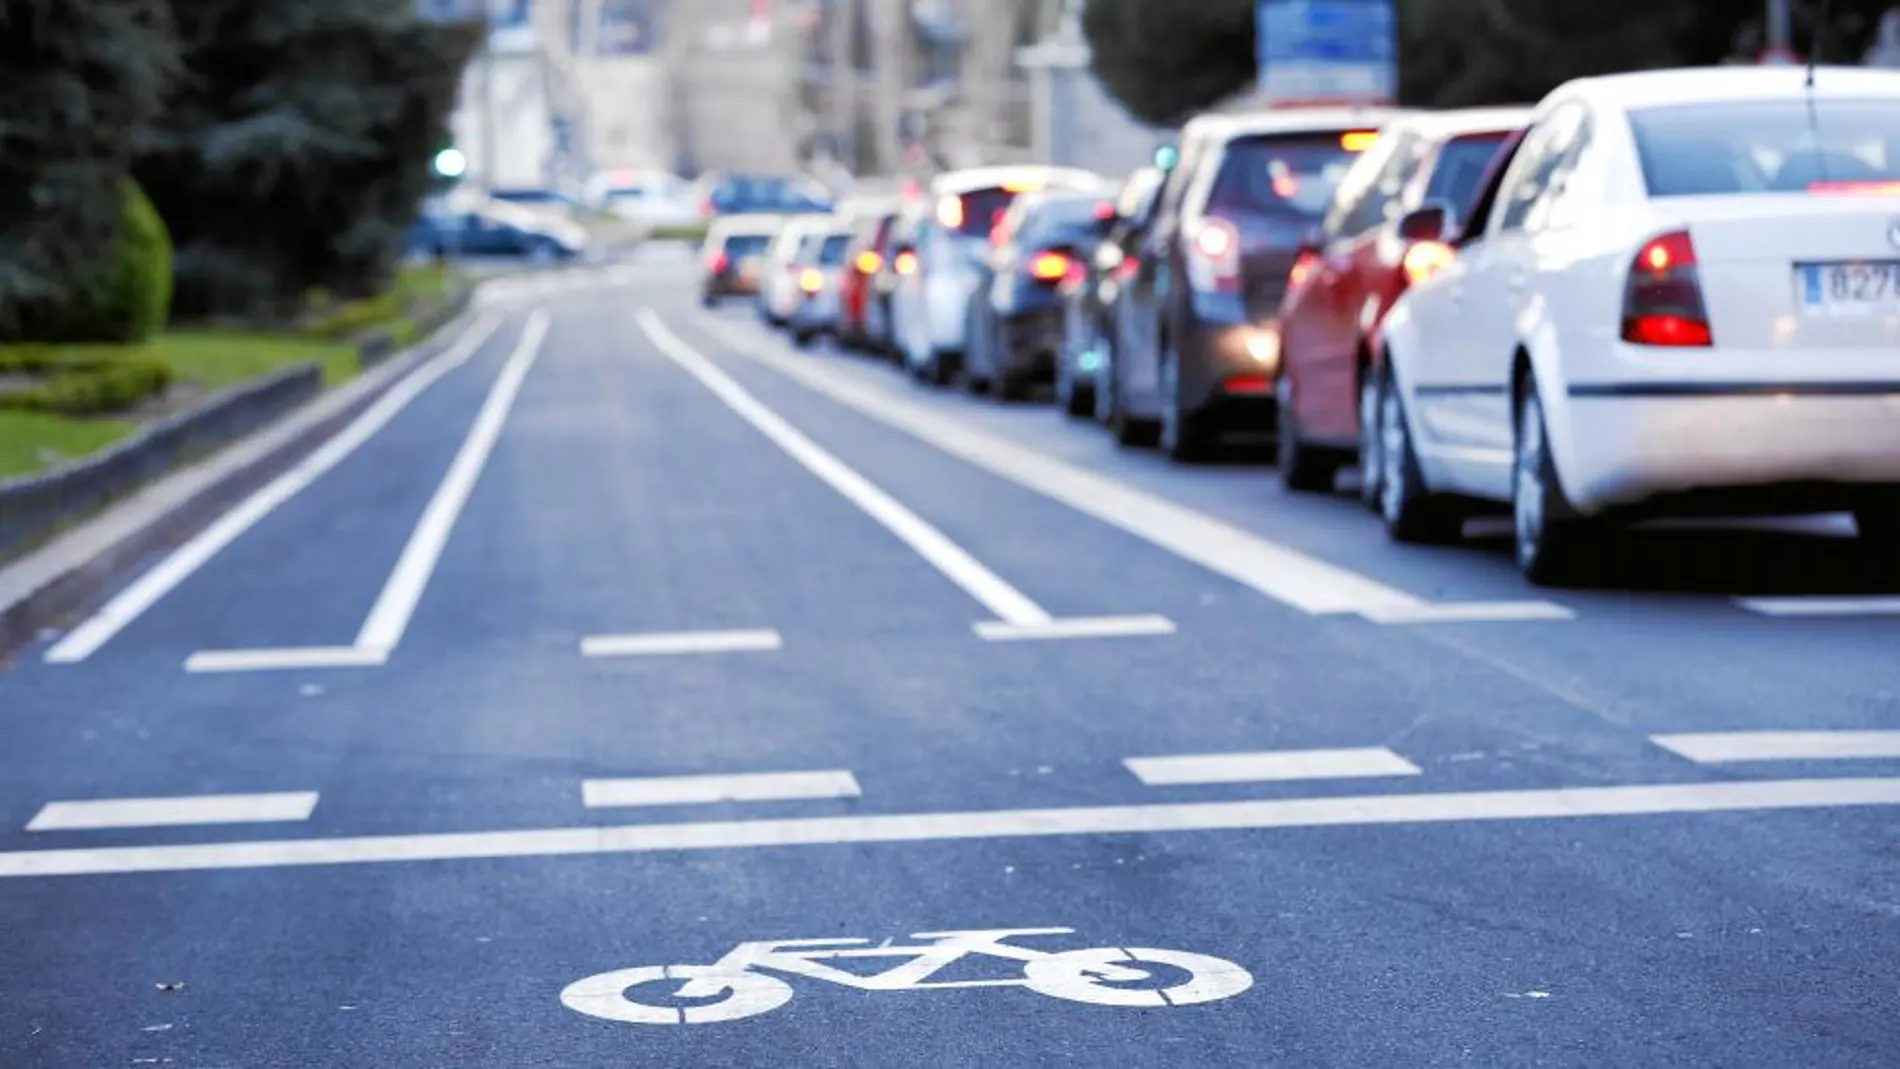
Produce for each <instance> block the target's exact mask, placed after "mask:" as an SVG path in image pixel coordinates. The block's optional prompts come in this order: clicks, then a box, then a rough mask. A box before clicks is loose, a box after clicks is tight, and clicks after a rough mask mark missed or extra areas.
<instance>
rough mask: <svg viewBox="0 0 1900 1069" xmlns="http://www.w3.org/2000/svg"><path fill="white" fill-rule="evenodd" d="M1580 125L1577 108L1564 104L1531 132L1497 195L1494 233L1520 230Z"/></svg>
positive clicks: (1566, 152) (1580, 117)
mask: <svg viewBox="0 0 1900 1069" xmlns="http://www.w3.org/2000/svg"><path fill="white" fill-rule="evenodd" d="M1582 122H1583V113H1582V110H1581V106H1580V105H1575V104H1565V105H1562V106H1560V107H1558V108H1557V110H1556V111H1553V112H1552V113H1551V114H1549V115H1547V116H1545V117H1544V120H1543V121H1542V122H1540V123H1538V124H1537V125H1536V126H1535V127H1533V128H1532V129H1531V132H1530V134H1529V135H1528V136H1527V137H1526V138H1525V140H1524V147H1523V149H1522V150H1520V151H1519V152H1518V156H1517V160H1516V161H1515V162H1514V163H1512V165H1511V173H1510V175H1509V176H1508V177H1507V178H1506V179H1505V185H1504V189H1503V190H1502V191H1501V192H1500V193H1499V195H1498V205H1497V211H1498V220H1497V229H1498V230H1499V231H1500V232H1503V231H1510V230H1522V229H1523V228H1524V223H1525V220H1527V219H1528V218H1530V213H1531V208H1532V207H1534V206H1535V205H1536V204H1537V201H1538V198H1539V197H1541V196H1542V195H1543V193H1544V189H1545V187H1546V185H1547V184H1548V183H1549V182H1550V179H1551V176H1552V175H1553V174H1555V173H1556V171H1557V168H1558V167H1560V166H1562V164H1563V161H1564V158H1565V156H1566V155H1567V154H1568V152H1569V149H1570V147H1571V140H1572V138H1573V137H1574V136H1575V135H1576V134H1577V133H1578V132H1579V131H1580V130H1581V128H1582Z"/></svg>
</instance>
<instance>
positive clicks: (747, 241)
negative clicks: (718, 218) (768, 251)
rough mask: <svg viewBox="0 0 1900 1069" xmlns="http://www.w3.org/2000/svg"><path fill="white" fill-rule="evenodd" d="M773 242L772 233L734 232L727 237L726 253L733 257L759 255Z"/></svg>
mask: <svg viewBox="0 0 1900 1069" xmlns="http://www.w3.org/2000/svg"><path fill="white" fill-rule="evenodd" d="M771 243H772V236H771V235H770V234H733V235H732V236H730V237H728V238H726V255H727V256H730V257H732V258H733V259H735V260H737V259H741V258H744V257H747V256H758V255H761V254H763V253H764V252H765V247H766V246H767V245H770V244H771Z"/></svg>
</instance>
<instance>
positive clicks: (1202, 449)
mask: <svg viewBox="0 0 1900 1069" xmlns="http://www.w3.org/2000/svg"><path fill="white" fill-rule="evenodd" d="M1213 438H1214V435H1213V434H1212V433H1211V431H1210V430H1209V428H1208V426H1207V419H1206V417H1205V416H1203V415H1201V414H1199V413H1195V412H1185V411H1182V409H1181V359H1180V354H1179V353H1177V352H1175V351H1174V348H1173V346H1172V345H1171V344H1168V343H1163V359H1162V362H1161V428H1160V435H1159V440H1160V446H1161V451H1162V452H1163V453H1164V454H1166V455H1167V457H1168V459H1169V460H1172V461H1174V462H1175V463H1177V464H1196V463H1199V462H1201V461H1203V460H1206V459H1207V458H1208V456H1209V454H1211V453H1212V452H1213V448H1212V445H1213Z"/></svg>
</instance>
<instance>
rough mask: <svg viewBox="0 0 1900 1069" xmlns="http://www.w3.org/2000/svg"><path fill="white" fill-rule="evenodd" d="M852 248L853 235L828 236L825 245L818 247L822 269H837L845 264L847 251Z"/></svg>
mask: <svg viewBox="0 0 1900 1069" xmlns="http://www.w3.org/2000/svg"><path fill="white" fill-rule="evenodd" d="M850 247H851V235H849V234H826V235H825V237H824V242H823V244H821V245H819V246H818V263H819V265H820V266H822V267H836V266H838V265H839V264H841V263H844V254H845V250H846V249H848V248H850Z"/></svg>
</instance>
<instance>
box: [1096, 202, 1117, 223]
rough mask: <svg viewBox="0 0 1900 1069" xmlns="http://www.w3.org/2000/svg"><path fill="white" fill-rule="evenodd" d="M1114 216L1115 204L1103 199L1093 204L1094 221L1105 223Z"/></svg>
mask: <svg viewBox="0 0 1900 1069" xmlns="http://www.w3.org/2000/svg"><path fill="white" fill-rule="evenodd" d="M1114 218H1115V206H1114V205H1113V204H1110V203H1109V202H1108V201H1103V202H1102V203H1100V204H1097V205H1096V206H1095V221H1096V222H1098V223H1106V222H1110V221H1112V220H1113V219H1114Z"/></svg>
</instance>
